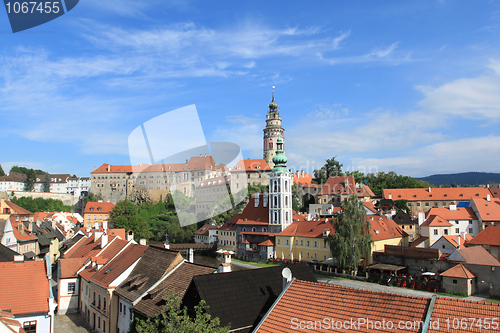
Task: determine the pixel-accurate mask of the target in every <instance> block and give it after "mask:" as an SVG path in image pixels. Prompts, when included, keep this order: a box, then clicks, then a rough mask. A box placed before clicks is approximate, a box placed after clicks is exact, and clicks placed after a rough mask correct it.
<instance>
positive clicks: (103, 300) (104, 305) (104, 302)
mask: <svg viewBox="0 0 500 333" xmlns="http://www.w3.org/2000/svg"><path fill="white" fill-rule="evenodd" d="M102 310H103V311H106V297H103V298H102Z"/></svg>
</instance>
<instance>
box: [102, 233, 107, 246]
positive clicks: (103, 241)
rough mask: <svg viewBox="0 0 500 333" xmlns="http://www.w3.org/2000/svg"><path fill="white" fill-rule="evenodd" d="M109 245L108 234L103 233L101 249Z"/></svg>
mask: <svg viewBox="0 0 500 333" xmlns="http://www.w3.org/2000/svg"><path fill="white" fill-rule="evenodd" d="M106 245H108V235H106V234H102V236H101V249H103V248H104V247H105V246H106Z"/></svg>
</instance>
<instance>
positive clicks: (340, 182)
mask: <svg viewBox="0 0 500 333" xmlns="http://www.w3.org/2000/svg"><path fill="white" fill-rule="evenodd" d="M346 181H347V185H346ZM359 186H360V187H359V188H358V187H356V182H355V180H354V177H353V176H335V177H330V178H328V180H327V181H326V183H325V185H323V187H322V188H321V191H320V192H319V193H318V195H333V194H337V195H338V194H341V195H349V194H355V195H357V196H358V197H365V196H369V197H374V196H375V194H374V193H373V191H372V190H371V189H370V188H369V187H368V186H367V185H365V184H359Z"/></svg>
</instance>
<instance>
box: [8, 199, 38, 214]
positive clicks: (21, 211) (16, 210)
mask: <svg viewBox="0 0 500 333" xmlns="http://www.w3.org/2000/svg"><path fill="white" fill-rule="evenodd" d="M5 204H6V205H7V206H9V208H10V209H12V213H11V214H12V215H33V213H32V212H30V211H29V210H26V209H24V208H23V207H21V206H19V205H16V204H15V203H13V202H11V201H8V200H5Z"/></svg>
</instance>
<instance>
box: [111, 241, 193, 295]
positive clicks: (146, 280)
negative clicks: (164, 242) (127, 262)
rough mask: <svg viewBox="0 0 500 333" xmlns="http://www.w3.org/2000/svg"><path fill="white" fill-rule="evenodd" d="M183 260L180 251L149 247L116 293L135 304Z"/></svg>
mask: <svg viewBox="0 0 500 333" xmlns="http://www.w3.org/2000/svg"><path fill="white" fill-rule="evenodd" d="M182 260H183V259H182V255H181V254H180V252H178V251H172V250H167V249H164V248H160V247H155V246H149V247H148V248H147V250H146V252H144V254H143V255H142V256H141V260H139V262H138V263H137V265H136V266H135V268H134V269H133V270H132V272H131V273H130V275H129V277H128V278H127V279H126V280H125V281H123V283H122V284H120V285H119V286H118V288H116V289H115V292H116V293H117V294H119V295H120V296H122V297H125V298H126V299H128V300H129V301H131V302H134V301H135V300H136V299H137V298H138V297H140V296H141V295H142V294H143V293H144V292H146V291H147V290H148V289H149V288H150V287H151V286H152V285H154V284H155V283H156V282H158V280H159V279H160V278H161V277H162V276H163V275H164V274H165V273H167V272H168V271H170V270H171V269H172V268H174V267H175V265H177V264H178V263H179V262H181V261H182Z"/></svg>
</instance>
